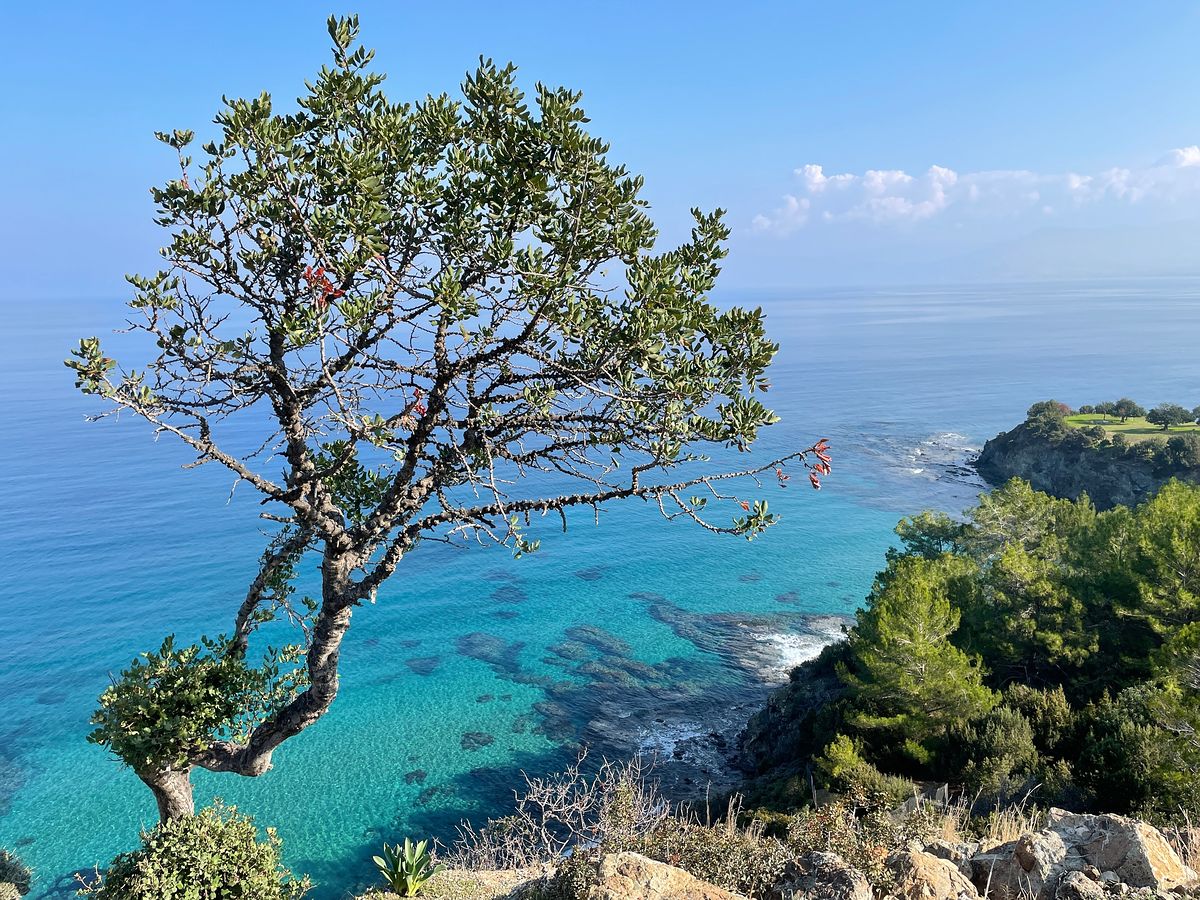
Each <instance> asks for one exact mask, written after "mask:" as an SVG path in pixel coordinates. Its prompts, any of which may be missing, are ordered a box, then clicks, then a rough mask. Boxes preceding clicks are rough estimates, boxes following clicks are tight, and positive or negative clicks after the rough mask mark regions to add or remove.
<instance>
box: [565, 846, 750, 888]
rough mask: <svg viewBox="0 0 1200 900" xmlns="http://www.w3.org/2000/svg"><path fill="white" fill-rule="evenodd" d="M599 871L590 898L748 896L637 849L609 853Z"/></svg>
mask: <svg viewBox="0 0 1200 900" xmlns="http://www.w3.org/2000/svg"><path fill="white" fill-rule="evenodd" d="M599 875H600V883H599V884H598V885H596V886H595V887H593V888H592V889H591V891H589V893H588V898H589V900H745V898H742V897H741V896H740V895H738V894H732V893H730V892H729V891H727V890H724V889H723V888H719V887H717V886H716V885H713V884H709V883H708V882H707V881H701V880H700V879H699V878H697V877H695V876H694V875H690V874H688V873H687V872H685V871H684V870H683V869H678V868H676V867H675V866H670V865H667V864H666V863H662V862H656V861H655V860H652V859H647V858H646V857H644V856H642V855H641V854H638V853H628V852H626V853H610V854H608V855H607V856H605V857H604V858H603V859H602V860H601V861H600V873H599Z"/></svg>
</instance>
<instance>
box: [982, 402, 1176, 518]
mask: <svg viewBox="0 0 1200 900" xmlns="http://www.w3.org/2000/svg"><path fill="white" fill-rule="evenodd" d="M1159 446H1160V445H1159V444H1158V443H1157V442H1144V443H1143V444H1140V445H1138V444H1124V443H1121V442H1117V443H1114V442H1113V441H1111V440H1097V439H1096V438H1095V437H1094V436H1090V435H1089V434H1087V433H1085V432H1084V431H1082V430H1080V429H1065V430H1064V429H1047V428H1044V427H1039V426H1038V425H1036V424H1031V423H1029V422H1022V423H1021V424H1020V425H1018V426H1017V427H1016V428H1014V429H1012V430H1011V431H1006V432H1003V433H1002V434H999V435H997V436H996V437H994V438H992V439H991V440H990V441H988V442H987V443H986V444H984V447H983V450H982V451H981V452H980V454H979V458H978V459H977V460H976V461H975V468H976V469H977V470H978V471H979V474H980V475H982V476H983V478H984V479H986V480H987V481H988V482H989V483H991V484H993V485H1000V484H1003V483H1004V482H1006V481H1008V480H1009V479H1010V478H1022V479H1024V480H1025V481H1028V482H1029V483H1030V484H1031V485H1033V487H1034V489H1035V490H1039V491H1043V492H1045V493H1047V494H1051V495H1053V496H1055V497H1065V498H1068V499H1071V500H1074V499H1076V498H1078V497H1079V496H1080V495H1081V494H1084V493H1086V494H1087V495H1088V496H1089V497H1090V498H1091V500H1092V502H1093V503H1094V504H1095V505H1096V507H1097V508H1098V509H1110V508H1112V507H1114V506H1135V505H1137V504H1138V503H1141V502H1142V501H1143V500H1146V499H1148V498H1149V497H1151V496H1152V495H1154V494H1155V493H1156V492H1157V491H1158V489H1159V488H1160V487H1162V486H1163V485H1164V484H1166V483H1167V481H1169V480H1170V479H1171V478H1179V479H1183V480H1186V481H1193V482H1200V469H1198V468H1196V467H1188V466H1181V465H1172V464H1164V461H1163V453H1162V452H1161V451H1160V450H1159Z"/></svg>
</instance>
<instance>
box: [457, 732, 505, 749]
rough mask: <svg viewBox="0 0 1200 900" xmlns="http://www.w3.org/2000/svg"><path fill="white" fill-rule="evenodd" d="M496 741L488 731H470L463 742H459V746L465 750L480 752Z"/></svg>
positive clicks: (464, 736) (465, 734)
mask: <svg viewBox="0 0 1200 900" xmlns="http://www.w3.org/2000/svg"><path fill="white" fill-rule="evenodd" d="M495 740H496V738H495V736H494V735H491V734H488V733H487V732H486V731H468V732H466V733H464V734H463V736H462V740H461V741H459V742H458V745H459V746H460V747H462V748H463V749H464V750H480V749H482V748H484V747H487V746H488V745H489V744H492V743H495Z"/></svg>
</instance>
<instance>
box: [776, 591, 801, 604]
mask: <svg viewBox="0 0 1200 900" xmlns="http://www.w3.org/2000/svg"><path fill="white" fill-rule="evenodd" d="M775 602H776V603H783V604H785V605H787V606H799V605H800V603H801V602H802V601H801V600H800V594H799V593H798V592H796V591H785V592H784V593H782V594H776V595H775Z"/></svg>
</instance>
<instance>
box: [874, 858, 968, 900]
mask: <svg viewBox="0 0 1200 900" xmlns="http://www.w3.org/2000/svg"><path fill="white" fill-rule="evenodd" d="M887 865H888V868H889V869H890V870H891V871H892V874H893V875H895V876H896V886H895V888H894V890H893V896H895V897H896V898H898V900H975V898H978V897H979V892H978V891H977V890H975V885H974V884H972V883H971V880H970V879H969V878H968V877H967V876H966V875H964V874H963V873H962V872H961V871H959V869H958V867H957V866H956V865H955V864H954V863H953V862H951V861H950V860H948V859H942V858H940V857H937V856H934V855H933V854H932V853H925V852H920V851H914V850H901V851H897V852H895V853H893V854H892V855H891V856H889V857H888V861H887Z"/></svg>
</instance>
